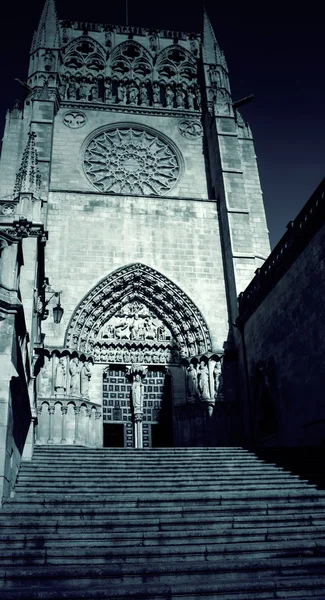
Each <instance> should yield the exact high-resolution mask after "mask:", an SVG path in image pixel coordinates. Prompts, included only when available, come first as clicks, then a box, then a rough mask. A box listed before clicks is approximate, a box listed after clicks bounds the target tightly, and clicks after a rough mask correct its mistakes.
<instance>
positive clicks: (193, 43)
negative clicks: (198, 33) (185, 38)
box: [190, 38, 199, 56]
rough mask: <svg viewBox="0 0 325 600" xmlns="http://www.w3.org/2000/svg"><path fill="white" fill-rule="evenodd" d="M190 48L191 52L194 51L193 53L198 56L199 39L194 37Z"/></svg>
mask: <svg viewBox="0 0 325 600" xmlns="http://www.w3.org/2000/svg"><path fill="white" fill-rule="evenodd" d="M190 48H191V52H193V54H194V55H195V56H196V55H197V54H198V48H199V45H198V41H197V40H196V39H195V38H192V39H191V41H190Z"/></svg>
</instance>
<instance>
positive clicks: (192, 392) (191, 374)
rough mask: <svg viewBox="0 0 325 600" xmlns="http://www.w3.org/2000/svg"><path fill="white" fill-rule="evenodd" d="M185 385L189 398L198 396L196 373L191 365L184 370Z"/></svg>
mask: <svg viewBox="0 0 325 600" xmlns="http://www.w3.org/2000/svg"><path fill="white" fill-rule="evenodd" d="M186 385H187V393H188V397H189V398H195V397H196V396H197V394H198V384H197V371H196V368H195V367H194V365H193V364H192V363H191V364H190V366H189V367H187V369H186Z"/></svg>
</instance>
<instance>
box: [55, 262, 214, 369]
mask: <svg viewBox="0 0 325 600" xmlns="http://www.w3.org/2000/svg"><path fill="white" fill-rule="evenodd" d="M65 345H66V347H67V348H69V349H70V350H76V351H77V352H83V353H85V354H86V355H88V356H92V357H93V359H94V361H95V362H104V363H105V362H106V363H108V362H117V363H128V362H139V363H150V364H152V363H159V364H164V363H177V362H179V360H180V359H181V358H186V357H189V356H195V355H198V354H202V353H204V352H206V351H209V350H210V349H211V340H210V335H209V331H208V328H207V325H206V323H205V321H204V319H203V317H202V315H201V313H200V311H199V310H198V308H197V307H196V306H195V304H194V303H193V302H192V301H191V300H190V298H189V297H188V296H187V295H186V294H185V293H184V292H183V291H182V290H180V288H179V287H178V286H176V285H175V284H174V283H172V282H171V281H170V280H169V279H167V278H166V277H164V276H163V275H161V274H160V273H158V272H157V271H155V270H154V269H152V268H150V267H147V266H144V265H142V264H135V265H131V266H128V267H124V268H122V269H119V270H118V271H116V272H115V273H113V274H111V275H109V276H108V277H106V278H105V279H104V280H102V281H101V282H100V283H99V284H98V285H97V286H96V287H95V288H94V289H93V290H92V291H91V292H90V294H89V295H88V296H87V297H86V298H85V299H84V300H83V301H82V302H81V303H80V304H79V306H78V307H77V309H76V311H75V313H74V315H73V317H72V319H71V321H70V324H69V327H68V330H67V335H66V341H65ZM163 355H164V358H163Z"/></svg>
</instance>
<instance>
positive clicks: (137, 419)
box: [134, 413, 143, 448]
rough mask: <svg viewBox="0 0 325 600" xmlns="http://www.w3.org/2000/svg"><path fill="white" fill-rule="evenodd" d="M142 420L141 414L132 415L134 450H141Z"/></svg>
mask: <svg viewBox="0 0 325 600" xmlns="http://www.w3.org/2000/svg"><path fill="white" fill-rule="evenodd" d="M142 419H143V414H141V413H136V414H135V415H134V447H135V448H143V436H142Z"/></svg>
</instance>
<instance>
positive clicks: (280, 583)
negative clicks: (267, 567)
mask: <svg viewBox="0 0 325 600" xmlns="http://www.w3.org/2000/svg"><path fill="white" fill-rule="evenodd" d="M15 594H16V595H15ZM293 594H294V595H293ZM324 594H325V583H324V578H322V577H314V578H313V579H312V580H311V581H308V580H307V578H306V577H305V578H304V577H302V578H297V579H296V580H295V589H293V586H292V582H291V581H290V580H286V579H281V578H280V579H279V580H276V581H273V580H263V581H256V580H253V581H237V582H230V583H229V582H222V581H216V582H212V583H206V582H204V583H203V582H200V583H198V584H196V585H193V584H191V583H189V584H186V583H184V584H177V583H172V584H150V583H141V584H124V585H123V584H119V585H110V586H105V585H104V586H103V585H101V584H99V583H98V581H97V582H96V583H95V584H94V583H93V584H92V586H91V587H90V588H89V586H88V584H86V585H85V586H82V587H81V585H80V582H79V585H78V586H77V587H76V588H70V589H68V590H67V589H66V588H64V587H61V586H60V585H58V583H57V582H56V585H55V586H53V584H52V585H51V586H48V587H39V588H29V589H28V590H26V589H20V590H18V589H4V590H2V596H1V597H2V599H3V600H22V599H25V600H26V599H27V598H28V599H29V600H62V599H63V598H65V599H70V600H93V599H96V600H101V599H107V598H109V599H110V600H121V599H123V600H125V598H128V599H130V600H132V599H134V600H135V599H136V600H144V599H150V600H176V599H177V600H178V599H179V600H188V599H189V598H191V599H193V600H198V599H202V598H205V599H206V600H234V599H236V600H255V599H256V600H257V599H258V600H271V599H274V598H278V599H281V598H290V599H291V600H302V599H303V598H304V599H306V598H313V599H314V600H319V599H320V600H324Z"/></svg>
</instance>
